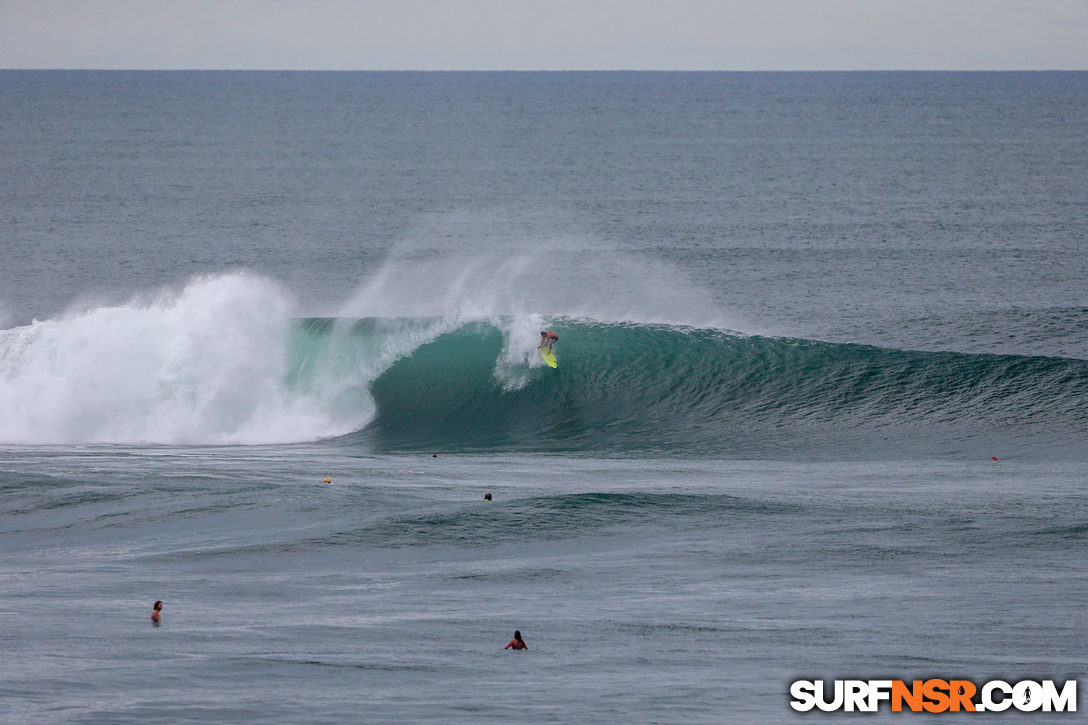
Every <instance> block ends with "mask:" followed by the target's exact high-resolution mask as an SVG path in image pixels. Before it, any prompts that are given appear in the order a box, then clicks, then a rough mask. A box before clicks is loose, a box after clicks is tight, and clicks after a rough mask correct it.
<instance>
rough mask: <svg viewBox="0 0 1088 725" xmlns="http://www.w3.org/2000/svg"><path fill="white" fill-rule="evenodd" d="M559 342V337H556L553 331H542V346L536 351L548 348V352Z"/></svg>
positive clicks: (537, 347)
mask: <svg viewBox="0 0 1088 725" xmlns="http://www.w3.org/2000/svg"><path fill="white" fill-rule="evenodd" d="M558 341H559V335H556V334H555V333H554V332H552V331H551V330H541V331H540V344H539V345H537V346H536V349H537V350H539V349H540V348H542V347H547V348H548V350H551V349H552V345H554V344H555V343H557V342H558Z"/></svg>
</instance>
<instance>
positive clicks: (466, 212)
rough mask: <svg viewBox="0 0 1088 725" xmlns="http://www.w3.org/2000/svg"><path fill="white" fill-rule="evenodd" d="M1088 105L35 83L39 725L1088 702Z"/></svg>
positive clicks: (2, 318) (536, 77)
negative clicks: (1042, 694) (1023, 698)
mask: <svg viewBox="0 0 1088 725" xmlns="http://www.w3.org/2000/svg"><path fill="white" fill-rule="evenodd" d="M1086 112H1088V74H1085V73H827V74H821V73H801V74H790V73H766V74H761V73H231V72H221V73H220V72H200V73H196V72H194V73H188V72H171V73H150V72H147V73H144V72H131V73H130V72H62V71H51V72H30V71H4V72H0V159H2V161H0V164H2V167H0V168H2V173H0V250H2V252H0V254H2V260H3V263H2V264H0V552H2V553H3V556H0V622H2V623H3V627H2V628H0V641H2V642H3V649H4V652H5V655H6V656H5V658H4V661H3V664H0V720H3V721H4V722H8V721H11V722H34V723H39V722H44V723H52V722H56V723H69V722H72V723H122V722H137V721H140V722H146V721H154V722H246V723H248V722H262V723H263V722H299V723H326V722H345V721H347V722H428V721H433V722H488V721H499V720H515V721H526V722H582V721H585V722H590V721H592V722H620V721H625V722H662V723H664V722H669V723H672V722H715V723H718V722H738V723H739V722H778V721H792V720H794V719H800V718H805V717H807V718H809V719H836V716H835V715H826V714H824V715H820V714H809V715H806V716H802V715H799V714H797V713H795V712H794V711H793V710H791V708H790V706H789V700H790V696H789V685H790V683H791V682H792V681H794V680H797V679H824V680H834V679H846V678H861V679H870V678H873V679H875V678H886V679H903V680H911V679H926V678H929V677H943V678H945V679H949V678H952V679H971V680H973V681H975V682H980V683H981V682H985V681H986V680H990V679H996V678H1000V679H1005V680H1008V681H1010V682H1015V681H1019V680H1024V679H1035V680H1038V679H1044V678H1046V679H1054V680H1059V681H1065V680H1071V679H1080V680H1082V679H1084V677H1085V672H1086V668H1088V664H1086V658H1085V652H1086V651H1088V617H1086V615H1085V614H1084V611H1083V602H1084V598H1085V594H1086V593H1088V592H1086V581H1088V566H1086V563H1085V561H1086V560H1085V557H1084V545H1085V535H1086V532H1088V498H1086V496H1085V493H1084V485H1085V482H1086V481H1088V446H1086V443H1085V441H1086V434H1088V344H1086V342H1085V336H1084V330H1085V326H1086V323H1088V293H1086V292H1085V288H1084V284H1083V280H1084V279H1085V278H1088V255H1085V254H1084V249H1085V243H1086V242H1088V214H1086V213H1085V211H1086V206H1085V201H1084V200H1085V199H1086V198H1088V195H1086V192H1088V138H1086V136H1088V131H1086V130H1085V127H1084V124H1083V119H1084V118H1085V117H1086V115H1088V113H1086ZM543 329H550V330H554V331H555V332H556V333H557V334H558V335H559V342H558V343H557V344H556V346H555V351H556V354H557V357H558V360H559V366H558V368H557V369H555V370H552V369H550V368H547V367H545V366H544V365H543V363H542V361H541V360H540V358H539V355H538V354H537V352H536V346H537V344H538V343H539V339H540V331H541V330H543ZM326 478H328V479H329V482H328V483H326V482H325V479H326ZM486 493H491V494H492V500H490V501H485V500H484V495H485V494H486ZM157 599H161V600H163V601H164V603H165V604H164V610H163V618H162V622H161V623H160V624H159V625H157V626H155V625H153V624H152V623H151V621H150V619H149V615H150V609H151V604H152V602H154V601H155V600H157ZM514 630H520V631H521V633H522V634H523V636H524V637H525V640H526V642H527V643H528V645H529V650H528V651H527V652H513V651H505V650H503V646H504V645H505V644H506V642H507V641H509V639H510V638H511V636H512V634H513V632H514ZM876 717H877V719H878V720H879V719H885V718H887V719H895V718H903V717H907V718H911V717H912V716H910V715H903V714H893V713H890V712H888V711H887V710H885V711H884V712H883V713H882V714H881V715H878V716H876ZM946 717H947V716H946ZM997 717H998V719H1000V717H1001V716H997ZM1005 717H1006V718H1007V719H1015V718H1016V717H1017V715H1016V714H1015V713H1009V714H1006V716H1005ZM1032 717H1033V720H1037V721H1039V722H1043V721H1045V720H1046V719H1047V718H1052V719H1053V720H1055V721H1065V720H1068V718H1069V717H1070V716H1069V715H1060V714H1051V715H1046V714H1039V713H1036V714H1035V715H1033V716H1032ZM1074 717H1075V716H1074Z"/></svg>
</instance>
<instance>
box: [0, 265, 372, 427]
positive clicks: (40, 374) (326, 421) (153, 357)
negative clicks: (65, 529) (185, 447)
mask: <svg viewBox="0 0 1088 725" xmlns="http://www.w3.org/2000/svg"><path fill="white" fill-rule="evenodd" d="M291 311H292V302H291V300H290V299H289V298H288V297H287V296H286V295H285V294H284V293H283V291H282V290H280V289H279V287H277V286H276V285H275V284H273V283H272V282H270V281H268V280H264V279H261V278H258V277H255V276H252V275H249V274H229V275H223V276H218V277H203V278H198V279H196V280H193V281H192V282H190V283H189V284H188V285H187V286H185V288H184V289H182V290H181V291H178V292H164V293H160V294H158V295H157V296H154V297H152V298H148V299H136V300H132V301H130V302H128V303H126V304H123V305H116V306H105V307H98V308H96V309H89V310H84V311H81V312H75V313H71V314H68V315H66V316H63V317H61V318H58V319H53V320H47V321H43V322H38V321H35V322H34V323H32V324H31V325H28V326H25V327H19V328H14V329H10V330H4V331H0V410H2V411H3V413H2V414H0V442H5V443H42V444H51V443H134V442H146V443H167V444H189V443H210V444H237V443H242V444H245V443H278V442H292V441H302V440H312V439H316V438H320V437H326V436H334V435H339V434H342V433H346V432H349V431H351V430H354V429H357V428H358V427H360V426H361V425H362V424H363V423H365V419H366V418H367V415H368V413H369V414H372V413H373V407H372V405H371V407H370V410H369V411H368V410H366V401H365V400H364V401H360V405H356V406H355V407H354V408H353V409H352V410H350V411H343V410H341V411H339V412H337V411H333V410H332V409H331V408H330V405H329V401H330V397H329V395H330V389H322V386H320V385H316V386H313V387H311V388H310V389H309V390H306V389H301V390H300V389H293V388H292V387H291V386H289V385H288V384H287V379H288V356H287V354H286V350H287V346H288V343H289V338H290V335H291V328H292V324H293V323H292V321H291V319H290V314H291Z"/></svg>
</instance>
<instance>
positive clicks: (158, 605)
mask: <svg viewBox="0 0 1088 725" xmlns="http://www.w3.org/2000/svg"><path fill="white" fill-rule="evenodd" d="M161 611H162V600H161V599H158V600H156V601H155V604H154V606H152V607H151V621H152V622H154V623H155V624H158V623H159V618H160V617H159V612H161Z"/></svg>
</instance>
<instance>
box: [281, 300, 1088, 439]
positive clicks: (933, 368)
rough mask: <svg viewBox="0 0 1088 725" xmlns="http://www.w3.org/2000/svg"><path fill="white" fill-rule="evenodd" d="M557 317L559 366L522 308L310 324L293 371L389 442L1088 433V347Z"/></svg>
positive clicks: (368, 435) (360, 435)
mask: <svg viewBox="0 0 1088 725" xmlns="http://www.w3.org/2000/svg"><path fill="white" fill-rule="evenodd" d="M549 326H550V328H551V329H554V330H555V331H556V332H557V333H558V334H559V342H558V343H557V344H556V346H555V352H556V355H557V357H558V359H559V368H558V369H555V370H553V369H550V368H547V367H545V366H543V364H542V362H541V361H540V359H539V355H538V354H537V353H536V351H535V343H536V338H535V335H536V331H535V330H532V331H531V332H530V333H529V334H528V335H525V334H521V335H520V336H518V337H519V339H520V340H521V344H520V345H515V344H514V343H512V341H511V340H512V338H513V337H515V335H514V332H513V329H514V328H515V327H516V325H515V323H514V322H513V321H511V320H492V321H489V322H477V323H469V324H460V325H450V324H444V323H442V322H441V321H436V320H399V321H393V320H361V321H357V322H351V323H346V322H343V321H340V322H335V321H322V320H310V321H306V322H305V323H304V324H303V325H302V326H301V329H300V337H299V340H300V342H299V344H297V345H296V346H295V359H294V360H293V363H292V379H293V384H294V385H296V386H300V387H306V386H310V387H313V386H315V385H319V383H318V381H323V382H321V383H320V385H324V386H329V385H333V383H331V382H330V381H337V382H335V386H339V388H340V392H337V393H336V394H335V395H333V396H332V397H331V398H329V399H330V405H333V404H334V405H336V406H339V408H340V409H341V411H340V412H341V413H342V414H344V415H351V414H353V412H355V413H357V412H358V411H359V410H362V409H364V408H366V407H368V406H373V414H372V416H370V418H369V423H368V424H367V425H366V426H365V427H364V428H362V429H361V430H359V431H357V432H356V433H354V434H351V435H350V436H348V437H346V438H345V439H344V440H345V441H346V442H347V443H349V444H356V443H361V444H366V445H368V446H371V447H374V448H376V449H378V450H391V451H396V450H400V451H424V452H432V451H438V450H441V451H460V452H491V451H501V450H513V451H524V452H548V453H555V452H571V453H578V454H606V455H626V454H648V453H652V454H655V455H656V454H666V455H667V454H669V453H670V452H674V453H682V454H684V455H691V454H693V453H694V454H700V453H701V454H706V455H711V456H729V457H766V456H783V457H793V456H805V457H812V456H815V457H824V456H842V455H851V456H854V455H856V456H862V457H884V456H899V455H903V454H909V453H911V452H912V451H913V452H917V451H922V450H924V451H926V452H927V453H929V454H933V453H946V454H950V455H955V454H960V453H970V454H976V453H980V452H983V451H985V452H987V453H989V452H996V451H1002V452H1007V451H1008V450H1009V449H1010V447H1011V448H1015V449H1016V450H1020V451H1033V452H1035V453H1040V452H1044V453H1045V452H1046V451H1044V450H1041V449H1040V446H1043V447H1044V448H1047V450H1051V451H1053V450H1057V449H1065V450H1066V452H1068V446H1066V445H1065V444H1064V443H1063V441H1070V442H1074V441H1075V442H1077V443H1078V444H1079V441H1081V440H1083V439H1084V433H1085V432H1086V428H1088V425H1086V422H1085V421H1086V420H1088V415H1086V414H1088V362H1086V361H1081V360H1070V359H1062V358H1036V357H1018V356H997V355H975V354H960V353H925V352H912V351H904V350H887V349H880V348H874V347H867V346H859V345H848V344H833V343H824V342H816V341H810V340H796V339H777V338H765V337H746V336H738V335H733V334H729V333H726V332H722V331H718V330H705V329H691V328H684V327H675V326H667V325H646V324H627V323H600V322H592V321H578V320H563V321H557V322H554V323H552V324H550V325H549ZM406 340H410V341H411V342H409V343H407V344H406V342H405V341H406ZM418 341H422V342H419V344H415V342H418ZM526 341H531V344H530V343H528V342H526ZM360 368H361V369H363V370H364V372H362V373H359V369H360ZM318 371H320V374H318ZM322 395H323V397H325V396H328V395H330V393H329V391H328V390H326V391H324V393H323V394H322Z"/></svg>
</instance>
